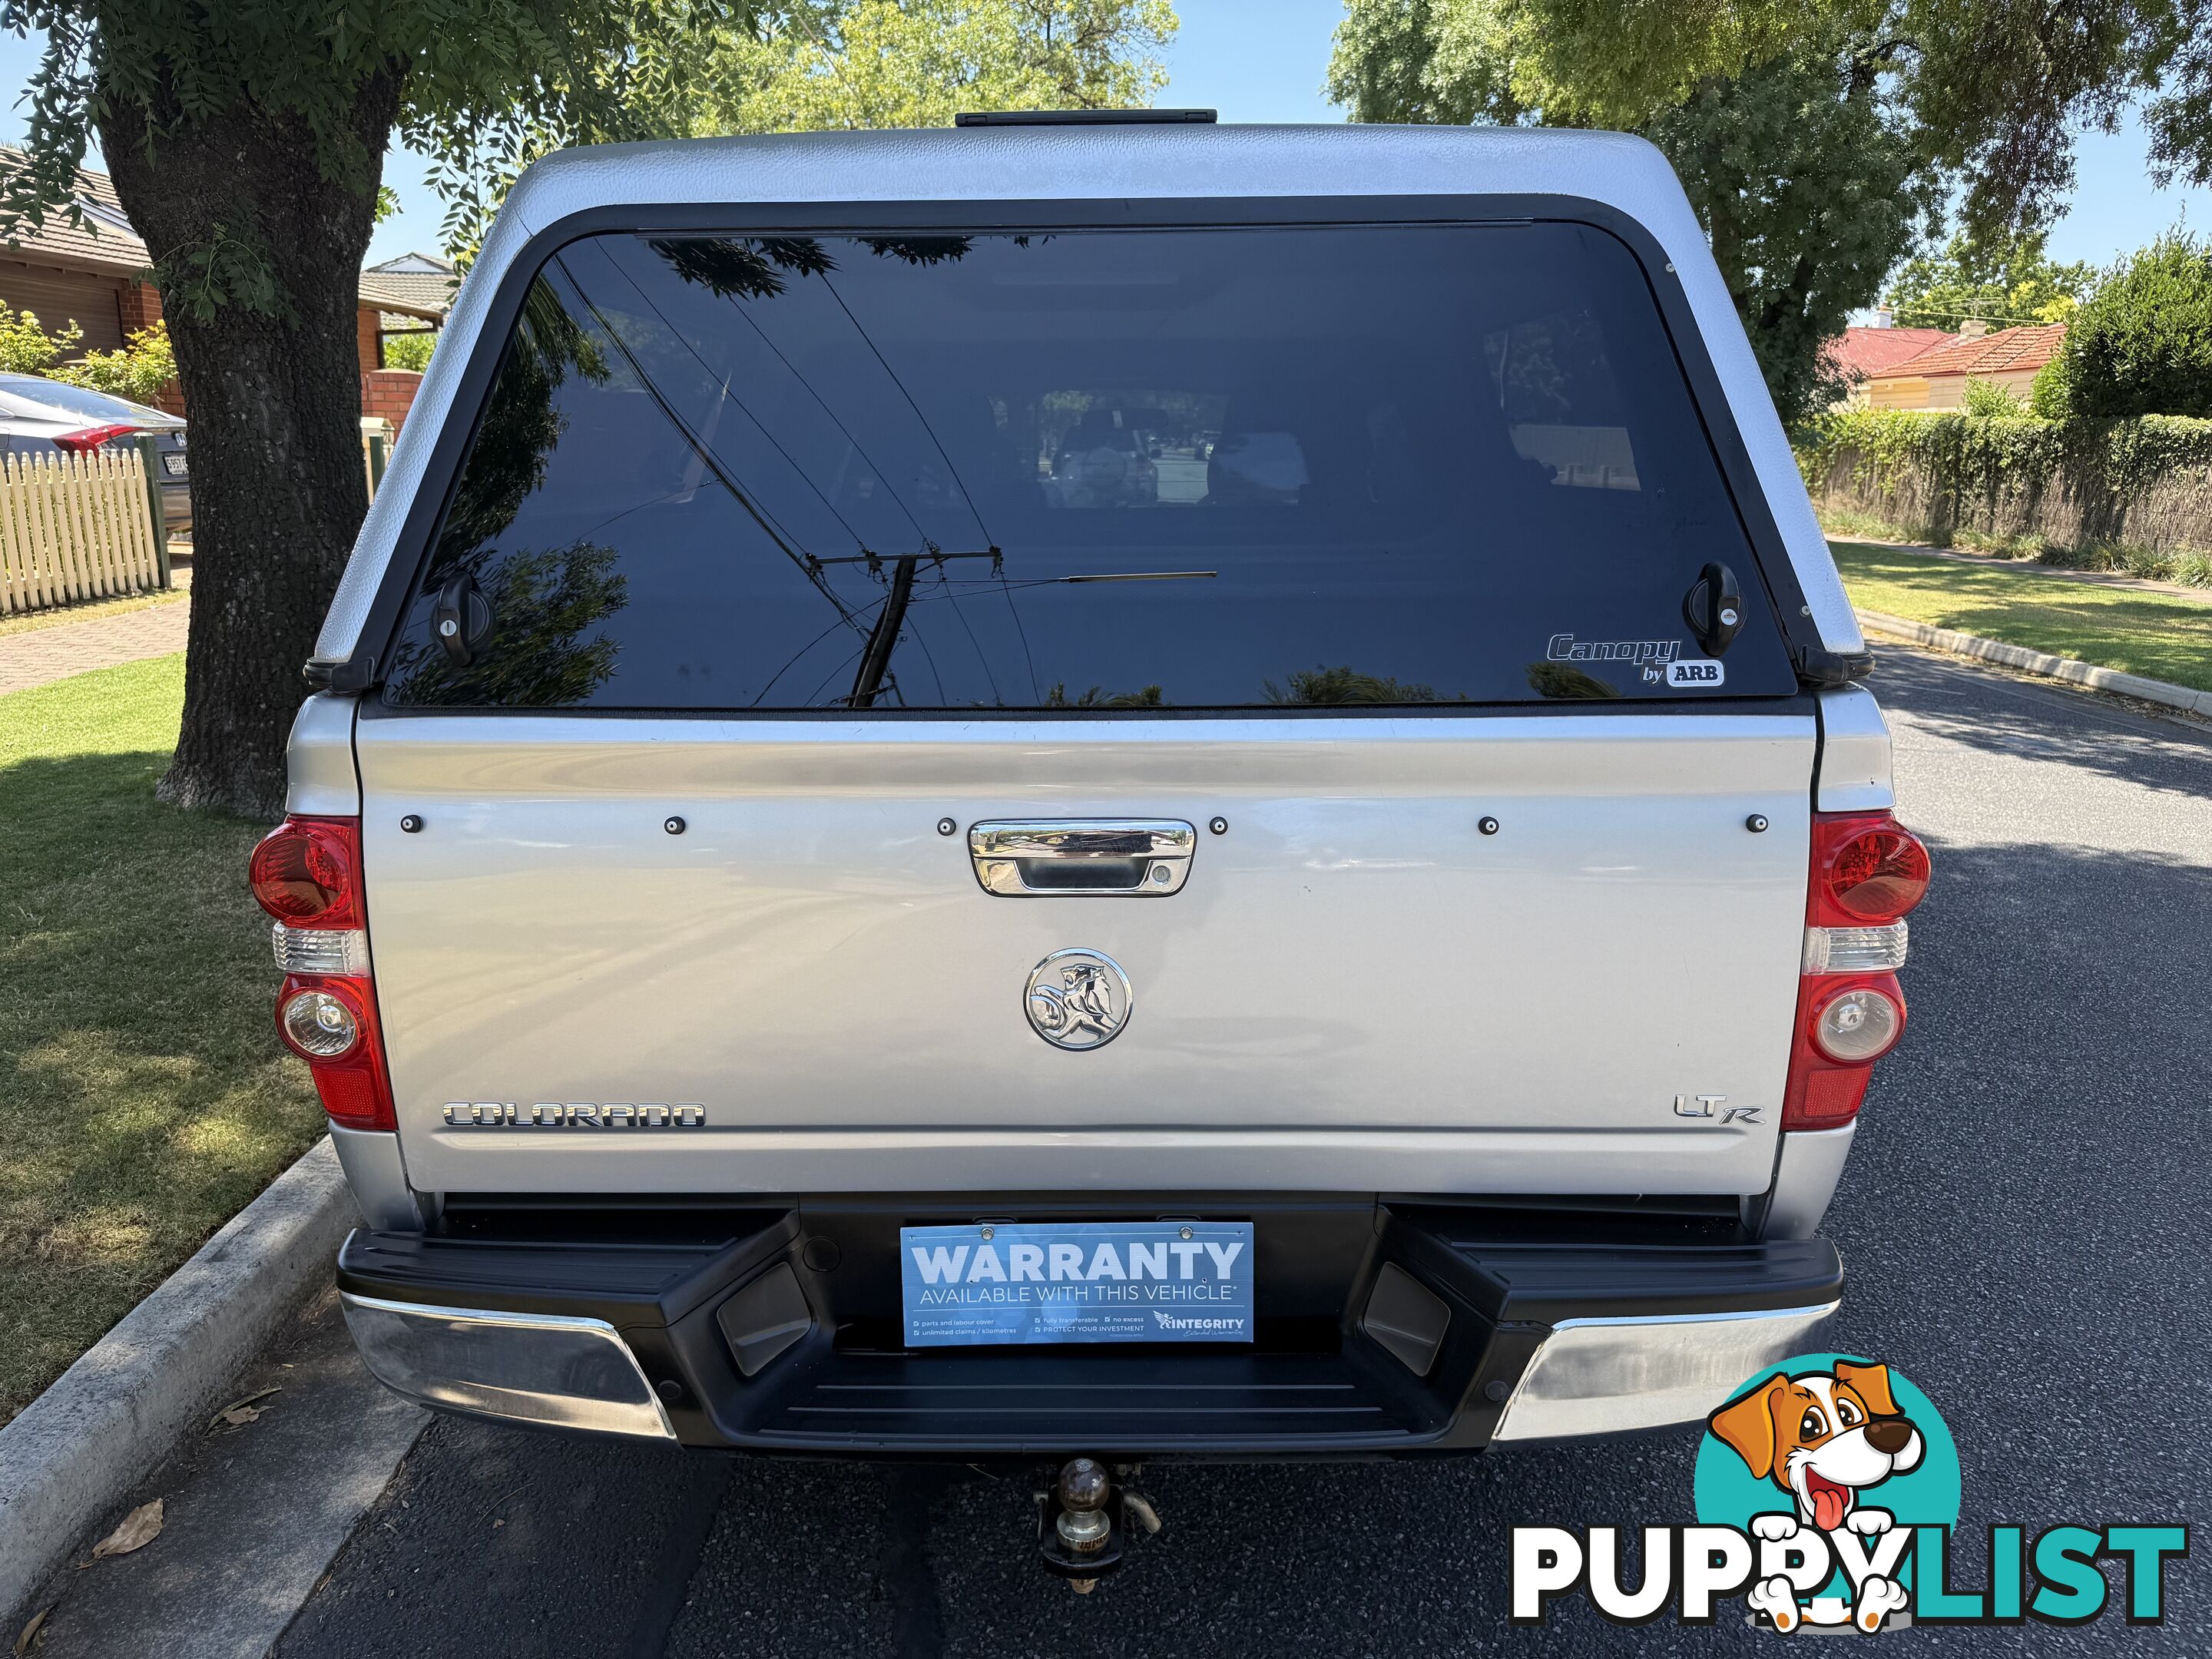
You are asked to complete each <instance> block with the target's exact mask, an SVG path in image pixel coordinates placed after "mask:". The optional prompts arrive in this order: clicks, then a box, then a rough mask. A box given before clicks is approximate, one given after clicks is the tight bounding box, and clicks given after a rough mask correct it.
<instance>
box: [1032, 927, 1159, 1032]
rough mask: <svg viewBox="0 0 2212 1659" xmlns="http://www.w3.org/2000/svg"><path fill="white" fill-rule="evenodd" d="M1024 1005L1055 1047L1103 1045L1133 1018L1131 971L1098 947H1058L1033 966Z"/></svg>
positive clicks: (1037, 1030)
mask: <svg viewBox="0 0 2212 1659" xmlns="http://www.w3.org/2000/svg"><path fill="white" fill-rule="evenodd" d="M1022 1006H1023V1007H1024V1009H1026V1010H1027V1012H1028V1013H1029V1017H1030V1024H1031V1025H1032V1026H1034V1027H1035V1028H1036V1034H1037V1035H1038V1036H1041V1037H1042V1038H1043V1039H1044V1040H1045V1041H1046V1042H1049V1043H1050V1044H1052V1046H1053V1047H1054V1048H1078V1049H1081V1048H1104V1047H1105V1046H1106V1045H1107V1044H1108V1043H1109V1042H1112V1041H1113V1040H1114V1039H1115V1037H1117V1036H1121V1028H1122V1027H1124V1026H1125V1025H1127V1024H1128V1023H1129V1013H1130V1010H1131V1008H1132V1006H1133V1003H1132V1000H1131V998H1130V994H1129V976H1128V975H1127V974H1125V973H1123V972H1122V971H1121V964H1120V963H1117V962H1115V960H1114V958H1113V957H1109V956H1102V955H1100V954H1099V953H1098V952H1097V951H1054V952H1053V953H1052V954H1051V955H1050V956H1048V957H1046V958H1045V959H1044V960H1043V961H1042V962H1040V963H1037V965H1036V967H1034V968H1032V969H1030V982H1029V987H1028V989H1027V991H1026V992H1024V995H1023V998H1022Z"/></svg>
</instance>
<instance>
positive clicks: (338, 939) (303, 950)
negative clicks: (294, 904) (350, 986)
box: [269, 921, 368, 978]
mask: <svg viewBox="0 0 2212 1659" xmlns="http://www.w3.org/2000/svg"><path fill="white" fill-rule="evenodd" d="M269 943H270V948H271V949H272V951H274V953H275V955H276V966H277V968H278V969H279V970H280V971H282V972H283V973H287V974H350V975H355V976H356V977H363V978H365V977H366V976H367V975H368V934H367V933H363V932H362V931H361V929H359V928H358V927H348V928H333V927H286V926H285V925H284V924H283V922H281V921H280V922H278V923H277V924H276V926H275V927H271V928H270V930H269Z"/></svg>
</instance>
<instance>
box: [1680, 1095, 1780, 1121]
mask: <svg viewBox="0 0 2212 1659" xmlns="http://www.w3.org/2000/svg"><path fill="white" fill-rule="evenodd" d="M1727 1099H1728V1097H1727V1096H1726V1095H1676V1096H1675V1097H1674V1115H1675V1116H1676V1117H1697V1118H1714V1119H1717V1121H1720V1122H1722V1123H1757V1122H1759V1121H1760V1119H1759V1113H1760V1112H1761V1111H1762V1110H1763V1109H1764V1108H1762V1107H1758V1106H1729V1105H1725V1104H1723V1103H1724V1102H1725V1101H1726V1100H1727ZM1692 1101H1695V1102H1696V1104H1695V1105H1692V1104H1691V1102H1692Z"/></svg>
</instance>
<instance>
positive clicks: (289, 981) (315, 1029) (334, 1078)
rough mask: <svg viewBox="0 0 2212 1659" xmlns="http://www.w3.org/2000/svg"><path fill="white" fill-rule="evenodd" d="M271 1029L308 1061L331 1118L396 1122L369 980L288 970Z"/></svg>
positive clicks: (354, 1123) (348, 1123)
mask: <svg viewBox="0 0 2212 1659" xmlns="http://www.w3.org/2000/svg"><path fill="white" fill-rule="evenodd" d="M276 1034H277V1035H278V1036H281V1037H283V1039H284V1046H285V1047H286V1048H289V1049H290V1050H291V1051H292V1052H293V1053H294V1054H297V1055H299V1056H300V1058H301V1059H302V1060H306V1061H307V1069H308V1070H309V1071H310V1072H311V1073H313V1076H314V1079H315V1092H316V1093H317V1094H319V1095H320V1096H321V1097H322V1100H323V1110H324V1111H325V1112H326V1113H328V1114H329V1115H330V1119H331V1122H333V1123H335V1124H337V1125H339V1126H340V1127H343V1128H348V1129H392V1128H397V1127H398V1121H397V1120H396V1118H395V1117H394V1115H393V1112H392V1077H391V1073H388V1072H386V1070H385V1067H384V1037H383V1034H382V1033H381V1031H380V1030H379V1029H378V1027H377V1020H376V987H374V985H372V984H371V983H370V982H369V981H367V980H365V979H349V978H344V977H342V976H340V975H335V974H332V975H319V974H293V975H289V976H288V977H287V978H286V979H285V981H284V988H283V990H281V991H279V992H278V993H277V994H276Z"/></svg>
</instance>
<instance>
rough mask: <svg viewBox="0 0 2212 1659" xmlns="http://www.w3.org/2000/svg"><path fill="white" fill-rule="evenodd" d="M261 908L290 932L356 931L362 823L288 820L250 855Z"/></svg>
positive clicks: (353, 820) (359, 920)
mask: <svg viewBox="0 0 2212 1659" xmlns="http://www.w3.org/2000/svg"><path fill="white" fill-rule="evenodd" d="M249 873H250V875H251V878H252V883H253V896H254V897H255V898H256V899H257V900H258V901H259V902H260V905H261V908H263V909H264V910H266V911H267V912H268V913H269V914H270V915H272V916H274V917H276V920H277V921H281V922H283V924H284V925H285V926H286V927H332V928H335V927H360V926H362V906H361V820H360V819H358V818H287V819H285V820H284V822H283V823H281V824H279V825H278V826H277V827H276V829H271V830H270V832H269V833H268V834H267V835H265V836H263V837H262V838H261V842H260V844H259V845H258V846H257V847H255V848H254V849H253V863H252V866H251V870H250V872H249Z"/></svg>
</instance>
